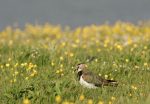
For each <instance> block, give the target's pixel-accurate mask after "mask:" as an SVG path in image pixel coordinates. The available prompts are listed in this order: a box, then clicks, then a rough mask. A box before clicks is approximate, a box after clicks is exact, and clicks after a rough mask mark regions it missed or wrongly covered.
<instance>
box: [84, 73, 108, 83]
mask: <svg viewBox="0 0 150 104" xmlns="http://www.w3.org/2000/svg"><path fill="white" fill-rule="evenodd" d="M82 77H83V79H85V80H86V81H87V82H88V83H93V84H94V85H96V86H101V85H102V84H103V82H104V81H105V80H104V79H102V78H101V77H99V76H98V75H95V74H93V73H92V72H86V73H84V74H83V75H82Z"/></svg>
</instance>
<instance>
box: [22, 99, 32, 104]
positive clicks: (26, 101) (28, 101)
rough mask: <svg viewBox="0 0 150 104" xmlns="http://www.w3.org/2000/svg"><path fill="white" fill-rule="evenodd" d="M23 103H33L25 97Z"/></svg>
mask: <svg viewBox="0 0 150 104" xmlns="http://www.w3.org/2000/svg"><path fill="white" fill-rule="evenodd" d="M23 104H31V103H30V100H29V99H28V98H26V99H23Z"/></svg>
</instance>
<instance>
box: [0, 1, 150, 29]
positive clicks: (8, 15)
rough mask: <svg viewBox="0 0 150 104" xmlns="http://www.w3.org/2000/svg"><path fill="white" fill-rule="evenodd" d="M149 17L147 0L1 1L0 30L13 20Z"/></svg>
mask: <svg viewBox="0 0 150 104" xmlns="http://www.w3.org/2000/svg"><path fill="white" fill-rule="evenodd" d="M148 19H150V0H0V29H2V28H4V27H5V26H7V25H12V24H13V23H16V22H17V23H18V24H19V26H21V27H22V26H24V24H25V23H27V22H30V23H35V21H38V23H39V24H43V23H45V22H50V23H53V24H61V25H69V26H71V27H76V26H80V25H81V26H83V25H88V24H93V23H94V24H101V23H104V22H105V21H110V22H115V21H116V20H123V21H131V22H134V23H136V22H137V21H139V20H148Z"/></svg>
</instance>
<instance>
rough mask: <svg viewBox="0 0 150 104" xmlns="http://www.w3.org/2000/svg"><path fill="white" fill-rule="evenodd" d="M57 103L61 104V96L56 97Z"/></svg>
mask: <svg viewBox="0 0 150 104" xmlns="http://www.w3.org/2000/svg"><path fill="white" fill-rule="evenodd" d="M55 101H56V102H57V103H60V102H61V96H60V95H57V96H56V97H55Z"/></svg>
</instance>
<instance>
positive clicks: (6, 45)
mask: <svg viewBox="0 0 150 104" xmlns="http://www.w3.org/2000/svg"><path fill="white" fill-rule="evenodd" d="M149 55H150V23H148V22H147V23H139V24H137V25H134V24H131V23H122V22H116V23H115V24H114V25H109V24H103V25H97V26H96V25H91V26H85V27H78V28H76V29H74V30H71V29H70V28H69V27H65V28H61V26H59V25H57V26H53V25H50V24H47V23H46V24H45V25H31V24H26V26H25V28H24V29H19V28H18V27H15V28H11V27H6V29H4V30H2V31H1V32H0V104H146V103H147V104H150V56H149ZM92 57H95V59H94V60H93V61H91V62H87V61H88V60H90V59H91V58H92ZM78 63H87V65H88V68H89V70H91V71H93V72H94V73H97V74H99V75H100V76H102V77H104V78H108V79H115V80H117V81H118V82H119V85H118V87H103V88H98V89H87V88H84V87H82V86H81V85H80V84H79V82H78V80H77V76H76V73H75V72H74V68H75V66H76V65H77V64H78Z"/></svg>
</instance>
